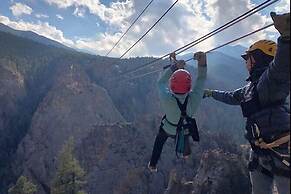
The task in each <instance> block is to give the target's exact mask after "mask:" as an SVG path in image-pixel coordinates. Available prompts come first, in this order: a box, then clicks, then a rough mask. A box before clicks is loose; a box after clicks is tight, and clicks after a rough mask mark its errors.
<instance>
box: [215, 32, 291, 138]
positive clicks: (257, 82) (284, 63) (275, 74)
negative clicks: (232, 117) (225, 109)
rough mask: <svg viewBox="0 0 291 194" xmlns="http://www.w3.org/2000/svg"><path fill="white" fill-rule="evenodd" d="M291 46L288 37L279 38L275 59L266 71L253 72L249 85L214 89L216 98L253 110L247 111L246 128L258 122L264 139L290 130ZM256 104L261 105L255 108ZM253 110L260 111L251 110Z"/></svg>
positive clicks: (266, 67)
mask: <svg viewBox="0 0 291 194" xmlns="http://www.w3.org/2000/svg"><path fill="white" fill-rule="evenodd" d="M289 47H290V41H289V40H283V39H282V38H279V39H278V50H277V53H276V56H275V58H274V60H273V61H272V62H271V63H270V64H269V65H266V66H265V68H264V69H263V71H262V68H260V69H258V70H257V71H258V72H257V73H256V72H253V74H251V76H250V78H249V79H248V80H249V83H248V84H247V85H246V86H244V87H242V88H239V89H237V90H235V91H232V92H225V91H217V90H215V91H214V92H213V98H214V99H216V100H218V101H221V102H224V103H227V104H231V105H241V106H242V107H244V108H242V109H247V111H250V112H251V113H250V114H247V115H246V114H244V116H245V117H246V118H247V127H246V128H247V129H248V125H249V124H251V123H256V124H257V125H258V127H259V128H260V132H261V137H263V138H264V139H265V141H268V140H270V141H271V140H273V139H274V138H276V137H278V136H279V135H280V134H282V133H284V132H288V131H289V130H290V112H289V107H288V106H287V104H286V99H287V97H288V95H289V89H290V74H289V73H290V50H289V49H290V48H289ZM255 98H256V100H254V99H255ZM248 102H250V103H249V104H248ZM254 102H255V103H254ZM246 104H247V105H246ZM244 105H246V106H244ZM257 105H259V108H256V107H255V106H257ZM252 109H257V111H254V112H252V111H253V110H252ZM243 112H245V111H243Z"/></svg>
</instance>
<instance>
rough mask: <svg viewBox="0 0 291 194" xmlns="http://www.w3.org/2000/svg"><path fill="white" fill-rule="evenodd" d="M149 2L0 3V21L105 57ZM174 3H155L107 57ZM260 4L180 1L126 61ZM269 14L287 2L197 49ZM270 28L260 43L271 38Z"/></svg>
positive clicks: (53, 0) (267, 19) (205, 46)
mask: <svg viewBox="0 0 291 194" xmlns="http://www.w3.org/2000/svg"><path fill="white" fill-rule="evenodd" d="M148 1H149V0H113V1H109V0H1V6H0V22H1V23H4V24H6V25H8V26H10V27H12V28H15V29H19V30H31V31H34V32H36V33H38V34H41V35H43V36H46V37H48V38H51V39H54V40H56V41H59V42H61V43H63V44H65V45H67V46H70V47H73V48H78V49H81V50H85V51H88V52H90V53H94V54H98V55H104V54H105V53H106V52H107V51H108V50H109V49H110V48H111V47H112V45H113V44H114V42H116V41H117V40H118V38H119V37H120V36H121V34H122V32H124V31H125V30H126V28H127V27H128V26H129V25H130V22H131V21H132V20H133V19H134V18H135V17H136V16H137V14H139V12H140V11H141V10H142V9H143V8H144V7H145V5H146V4H147V3H148ZM173 1H174V0H156V1H154V2H153V4H152V5H151V6H150V7H149V9H148V10H147V12H146V13H145V14H144V15H143V17H142V18H140V20H139V21H138V22H137V24H136V25H135V26H134V27H133V28H132V30H131V31H130V32H129V33H128V35H127V36H126V37H125V38H124V39H123V41H121V43H120V44H119V45H118V47H117V48H116V49H115V50H114V51H113V52H112V54H111V56H120V54H122V53H123V52H124V51H125V50H126V49H127V48H128V47H129V46H131V45H132V44H133V43H134V42H135V41H136V40H137V39H138V38H139V37H140V36H141V35H142V34H143V33H144V32H145V31H146V30H147V29H148V27H150V26H151V25H152V24H153V23H154V22H155V21H156V20H157V18H159V17H160V15H161V14H162V13H163V12H164V11H165V10H166V9H167V8H168V7H169V6H170V5H171V4H172V3H173ZM261 2H263V1H259V0H251V1H250V0H219V1H218V0H207V1H206V0H180V1H179V3H178V4H177V5H176V6H175V7H174V8H173V9H172V10H171V12H170V13H169V14H168V15H167V16H166V17H165V18H164V19H163V20H162V21H161V23H160V24H159V25H158V26H157V27H155V28H154V30H153V31H152V32H151V33H150V34H149V35H148V36H147V37H146V38H145V39H144V40H143V41H142V42H140V43H139V44H138V45H137V46H136V47H135V48H134V49H133V50H132V51H131V52H130V53H129V54H128V55H127V56H126V57H130V56H145V55H150V56H158V55H162V54H165V53H167V52H170V51H172V50H175V49H176V48H178V47H180V46H183V45H184V44H187V43H188V42H190V41H192V40H194V39H195V38H198V37H200V36H201V35H204V34H206V33H207V32H209V31H211V30H213V29H215V28H216V27H218V26H220V25H222V24H224V23H225V22H227V21H229V20H231V19H233V18H234V17H237V16H238V15H240V14H242V13H244V12H245V11H247V10H248V9H250V8H251V7H253V6H255V5H257V4H259V3H261ZM270 11H277V12H281V13H282V12H287V11H290V1H289V0H281V1H279V3H276V4H274V5H272V6H270V7H269V8H267V9H265V10H263V11H261V12H260V13H259V14H256V15H254V16H252V17H250V18H249V19H247V20H246V21H243V22H241V23H240V24H238V25H237V26H236V27H234V28H231V29H229V30H226V31H225V32H223V33H221V34H220V35H218V36H216V37H213V38H211V39H209V40H208V41H205V42H203V43H202V44H201V45H198V46H197V47H196V48H194V49H195V50H199V49H200V50H207V49H210V48H211V47H213V46H217V45H219V44H221V43H224V42H225V41H228V40H231V38H236V37H238V36H240V35H243V34H245V33H247V32H249V31H250V30H254V29H256V28H258V27H262V26H264V25H266V24H268V23H270V22H271V20H270V17H269V12H270ZM277 36H278V34H277V33H276V31H275V30H274V29H271V28H270V29H268V30H267V31H265V32H262V33H259V34H257V35H254V36H252V37H250V38H248V39H246V40H244V41H242V42H240V44H244V45H245V46H247V45H248V44H249V43H251V42H252V41H254V40H256V39H258V38H270V39H275V38H276V37H277Z"/></svg>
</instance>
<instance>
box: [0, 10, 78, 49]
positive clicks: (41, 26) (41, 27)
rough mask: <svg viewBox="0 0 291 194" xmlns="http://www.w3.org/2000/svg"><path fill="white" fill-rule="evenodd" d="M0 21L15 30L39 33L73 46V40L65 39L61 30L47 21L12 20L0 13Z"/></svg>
mask: <svg viewBox="0 0 291 194" xmlns="http://www.w3.org/2000/svg"><path fill="white" fill-rule="evenodd" d="M0 23H3V24H5V25H7V26H9V27H11V28H14V29H16V30H24V31H32V32H35V33H37V34H39V35H42V36H45V37H47V38H50V39H52V40H55V41H58V42H60V43H63V44H65V45H67V46H71V47H73V46H74V42H73V41H72V40H69V39H66V38H65V37H64V34H63V32H62V31H61V30H59V29H57V28H56V27H54V26H51V25H50V24H49V23H48V22H41V21H38V22H37V23H30V22H25V21H23V20H20V21H13V20H10V19H9V18H8V17H6V16H1V15H0Z"/></svg>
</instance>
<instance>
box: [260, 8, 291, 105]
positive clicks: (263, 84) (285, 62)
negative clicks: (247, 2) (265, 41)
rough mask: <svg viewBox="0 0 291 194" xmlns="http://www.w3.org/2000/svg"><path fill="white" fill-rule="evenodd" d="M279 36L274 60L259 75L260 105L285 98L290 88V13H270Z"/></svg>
mask: <svg viewBox="0 0 291 194" xmlns="http://www.w3.org/2000/svg"><path fill="white" fill-rule="evenodd" d="M271 16H272V19H273V20H274V25H275V27H276V29H277V30H278V31H279V32H280V34H281V36H280V37H279V38H278V48H277V52H276V56H275V59H274V61H273V62H272V63H271V64H270V66H269V68H268V69H267V70H266V71H265V72H264V74H263V75H262V76H261V78H260V80H259V82H258V85H257V91H258V94H259V98H260V103H261V104H262V105H267V104H269V103H272V102H276V101H280V100H285V99H286V97H287V96H288V95H289V90H290V13H289V14H283V15H276V14H274V13H273V14H271Z"/></svg>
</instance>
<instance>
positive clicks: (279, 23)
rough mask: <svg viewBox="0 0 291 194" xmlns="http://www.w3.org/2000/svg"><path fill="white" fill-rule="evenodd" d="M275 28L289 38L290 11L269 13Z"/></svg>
mask: <svg viewBox="0 0 291 194" xmlns="http://www.w3.org/2000/svg"><path fill="white" fill-rule="evenodd" d="M270 15H271V17H272V19H273V21H274V26H275V28H276V29H277V30H278V31H279V32H280V34H281V36H282V37H284V38H287V39H290V13H285V14H282V15H277V14H276V13H275V12H271V13H270Z"/></svg>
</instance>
